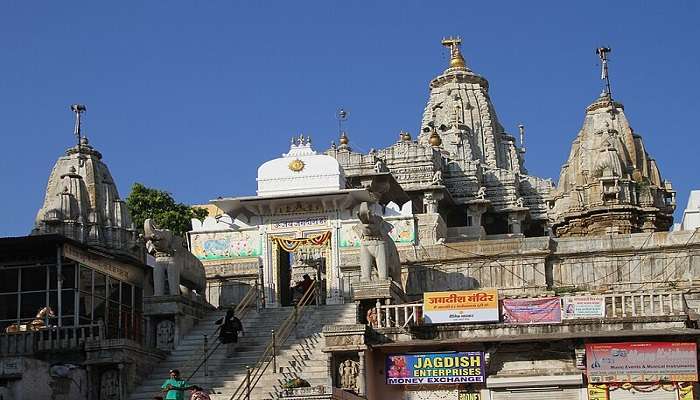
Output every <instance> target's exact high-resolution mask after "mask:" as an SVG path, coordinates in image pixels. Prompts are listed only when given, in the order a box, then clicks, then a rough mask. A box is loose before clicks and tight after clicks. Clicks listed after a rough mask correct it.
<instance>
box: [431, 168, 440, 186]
mask: <svg viewBox="0 0 700 400" xmlns="http://www.w3.org/2000/svg"><path fill="white" fill-rule="evenodd" d="M430 184H431V185H442V171H441V170H437V171H435V173H434V174H433V180H432V182H431V183H430Z"/></svg>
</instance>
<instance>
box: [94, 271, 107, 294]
mask: <svg viewBox="0 0 700 400" xmlns="http://www.w3.org/2000/svg"><path fill="white" fill-rule="evenodd" d="M95 296H97V297H101V298H103V299H104V298H106V297H107V277H106V276H105V274H101V273H99V272H97V271H95Z"/></svg>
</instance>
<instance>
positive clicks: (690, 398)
mask: <svg viewBox="0 0 700 400" xmlns="http://www.w3.org/2000/svg"><path fill="white" fill-rule="evenodd" d="M678 398H679V399H680V400H695V396H694V395H693V382H680V383H679V384H678Z"/></svg>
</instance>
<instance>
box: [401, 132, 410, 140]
mask: <svg viewBox="0 0 700 400" xmlns="http://www.w3.org/2000/svg"><path fill="white" fill-rule="evenodd" d="M399 139H400V140H401V141H402V142H410V141H411V134H410V133H408V132H406V131H403V130H402V131H401V132H399Z"/></svg>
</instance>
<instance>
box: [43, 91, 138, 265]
mask: <svg viewBox="0 0 700 400" xmlns="http://www.w3.org/2000/svg"><path fill="white" fill-rule="evenodd" d="M71 110H72V111H73V112H74V113H75V114H76V123H75V130H74V134H75V135H76V139H77V144H76V145H75V146H73V147H70V148H69V149H67V150H66V152H65V155H63V156H62V157H59V159H58V160H57V161H56V164H55V165H54V167H53V170H52V171H51V175H50V176H49V182H48V184H47V186H46V195H45V198H44V204H43V206H42V207H41V209H39V212H38V213H37V216H36V220H35V224H34V229H33V230H32V234H33V235H40V234H60V235H63V236H66V237H69V238H71V239H74V240H77V241H79V242H83V243H88V244H90V245H93V246H96V247H101V248H103V249H104V250H105V251H107V252H110V253H113V254H122V255H127V256H131V257H134V258H136V259H139V260H140V259H142V258H143V249H142V248H141V246H140V241H138V234H137V231H136V229H135V227H134V226H133V223H132V222H131V215H130V214H129V211H128V210H127V207H126V204H125V202H124V201H123V200H121V199H120V197H119V193H118V191H117V187H116V185H115V184H114V180H113V179H112V175H111V173H110V172H109V168H107V165H105V164H104V163H103V162H102V154H101V153H100V152H99V151H97V150H95V149H94V148H93V147H92V145H90V141H89V140H88V138H87V137H86V136H85V135H84V133H83V131H82V114H83V113H84V112H85V111H86V107H85V106H84V105H78V104H75V105H73V106H71Z"/></svg>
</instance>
